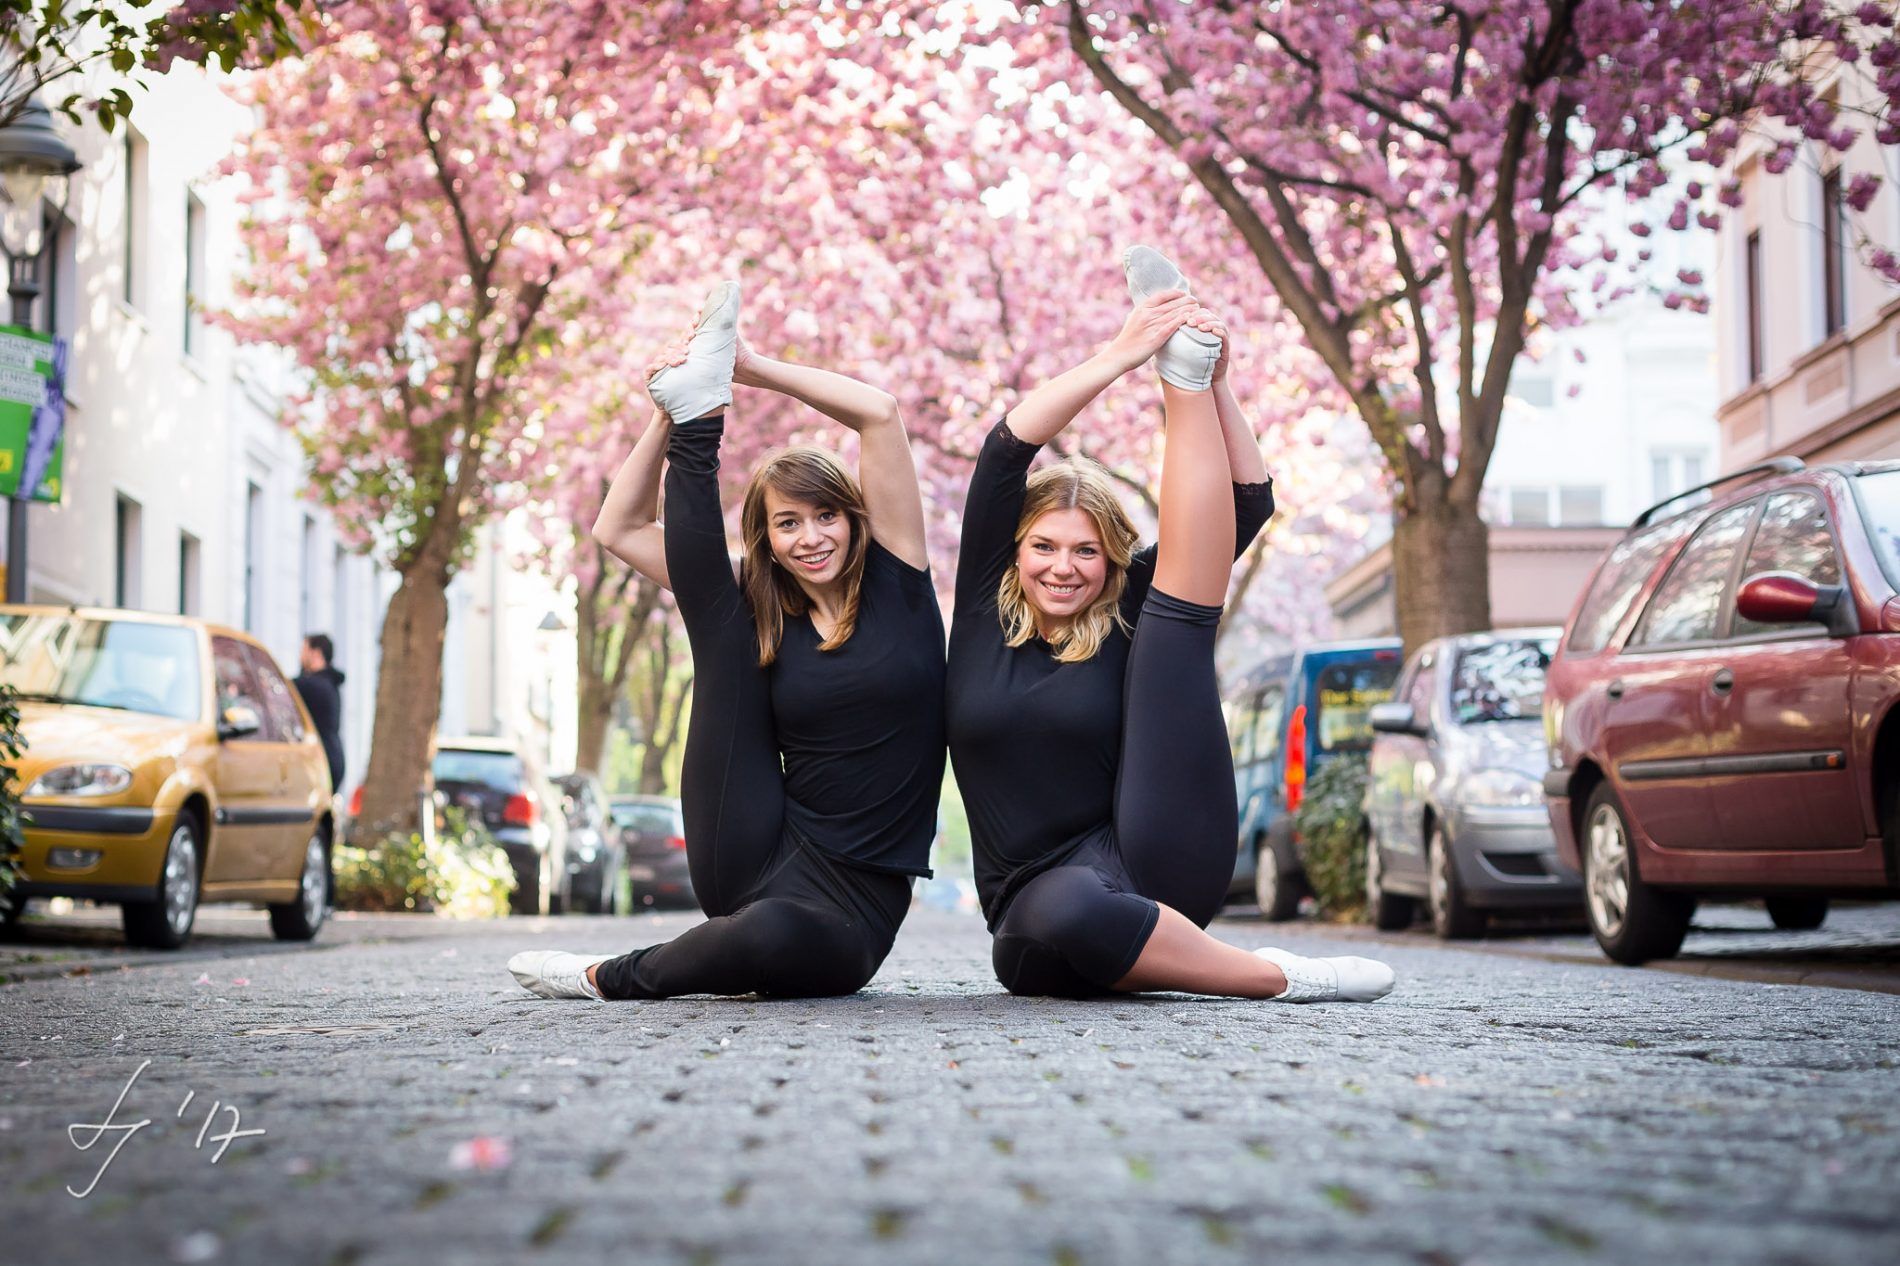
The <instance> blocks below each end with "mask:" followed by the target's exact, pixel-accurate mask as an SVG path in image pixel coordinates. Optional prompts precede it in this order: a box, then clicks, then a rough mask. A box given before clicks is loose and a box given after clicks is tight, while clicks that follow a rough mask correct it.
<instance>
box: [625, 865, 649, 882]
mask: <svg viewBox="0 0 1900 1266" xmlns="http://www.w3.org/2000/svg"><path fill="white" fill-rule="evenodd" d="M627 878H629V879H651V878H653V867H651V866H640V865H633V866H629V867H627Z"/></svg>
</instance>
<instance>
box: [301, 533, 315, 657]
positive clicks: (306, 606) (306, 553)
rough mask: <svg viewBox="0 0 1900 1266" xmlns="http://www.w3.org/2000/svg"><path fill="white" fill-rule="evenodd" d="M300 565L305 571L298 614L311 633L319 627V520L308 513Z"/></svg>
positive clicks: (304, 630) (304, 627)
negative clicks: (301, 601)
mask: <svg viewBox="0 0 1900 1266" xmlns="http://www.w3.org/2000/svg"><path fill="white" fill-rule="evenodd" d="M298 566H299V567H300V568H301V569H302V571H303V583H302V584H301V586H300V589H301V591H302V593H303V606H302V609H301V610H300V611H298V613H297V616H298V618H299V619H300V620H302V621H303V626H302V631H303V632H305V633H311V632H314V631H315V630H316V627H317V595H316V592H315V591H316V587H317V521H316V520H315V519H313V518H311V517H310V516H309V515H307V514H306V515H304V516H303V553H302V556H301V557H300V558H299V560H298Z"/></svg>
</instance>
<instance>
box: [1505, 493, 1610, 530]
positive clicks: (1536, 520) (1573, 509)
mask: <svg viewBox="0 0 1900 1266" xmlns="http://www.w3.org/2000/svg"><path fill="white" fill-rule="evenodd" d="M1506 508H1507V509H1506V512H1507V513H1508V514H1509V515H1510V518H1509V519H1508V520H1506V521H1507V522H1509V523H1511V524H1514V525H1515V526H1518V527H1582V526H1592V527H1594V526H1597V525H1600V524H1601V523H1602V522H1603V489H1602V488H1599V487H1587V486H1573V487H1565V488H1513V489H1511V491H1510V495H1509V496H1508V497H1507V498H1506Z"/></svg>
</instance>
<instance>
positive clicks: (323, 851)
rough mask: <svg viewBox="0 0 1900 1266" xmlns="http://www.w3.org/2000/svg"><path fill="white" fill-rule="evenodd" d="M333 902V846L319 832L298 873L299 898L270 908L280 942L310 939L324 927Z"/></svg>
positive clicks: (312, 837) (314, 836)
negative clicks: (331, 847)
mask: <svg viewBox="0 0 1900 1266" xmlns="http://www.w3.org/2000/svg"><path fill="white" fill-rule="evenodd" d="M329 903H330V849H329V846H328V844H327V842H326V841H325V840H324V838H323V832H322V831H320V830H319V831H317V832H316V833H314V834H313V835H311V837H310V842H309V843H308V844H306V845H304V850H303V870H302V872H301V873H300V874H298V876H297V899H296V900H295V901H286V902H284V903H283V904H281V905H273V906H270V907H267V908H268V909H269V910H270V930H271V934H272V935H273V936H275V937H276V938H277V939H278V940H280V941H308V940H311V939H313V938H314V937H315V936H316V935H317V929H318V928H321V927H322V926H323V919H324V915H325V914H326V913H327V912H328V909H329Z"/></svg>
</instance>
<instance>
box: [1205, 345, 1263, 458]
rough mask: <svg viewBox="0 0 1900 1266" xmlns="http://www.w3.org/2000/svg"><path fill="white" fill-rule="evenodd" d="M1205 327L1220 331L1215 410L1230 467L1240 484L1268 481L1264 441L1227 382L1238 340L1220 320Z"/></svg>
mask: <svg viewBox="0 0 1900 1266" xmlns="http://www.w3.org/2000/svg"><path fill="white" fill-rule="evenodd" d="M1201 328H1203V329H1208V330H1209V332H1210V333H1214V334H1219V335H1220V359H1219V360H1217V361H1215V362H1214V410H1215V412H1217V413H1218V414H1220V433H1221V439H1223V440H1224V441H1226V444H1227V469H1228V470H1229V471H1230V472H1232V474H1233V480H1234V482H1235V483H1237V484H1259V483H1265V482H1266V481H1267V464H1266V462H1264V461H1262V460H1261V458H1260V441H1259V440H1257V439H1255V438H1254V433H1253V424H1252V423H1250V422H1249V421H1248V420H1247V415H1246V414H1245V413H1244V412H1242V411H1241V408H1240V401H1239V400H1238V399H1237V398H1236V397H1235V395H1234V389H1233V388H1232V387H1230V386H1229V385H1228V384H1227V362H1228V359H1229V356H1230V352H1229V349H1231V348H1232V347H1233V345H1234V341H1233V339H1232V338H1230V337H1229V336H1228V334H1227V329H1226V327H1225V326H1224V325H1220V324H1219V322H1218V321H1216V322H1215V325H1214V328H1211V329H1210V328H1209V327H1208V326H1207V325H1202V326H1201Z"/></svg>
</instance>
